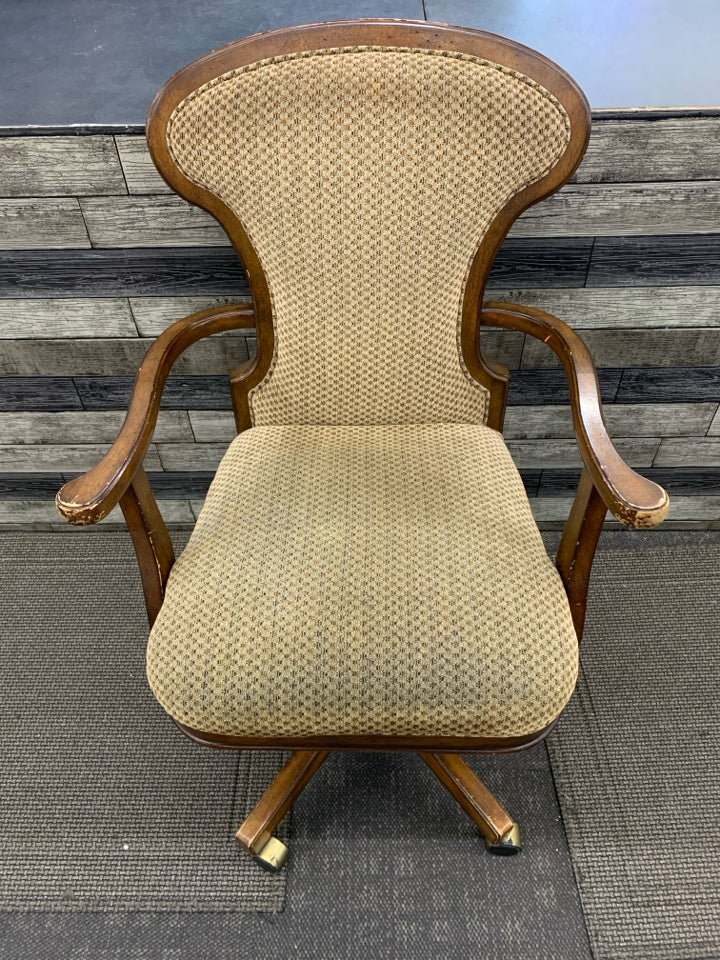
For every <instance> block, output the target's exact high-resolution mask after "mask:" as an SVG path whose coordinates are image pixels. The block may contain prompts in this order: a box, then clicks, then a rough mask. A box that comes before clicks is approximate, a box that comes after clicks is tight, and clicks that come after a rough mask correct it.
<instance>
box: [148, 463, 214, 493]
mask: <svg viewBox="0 0 720 960" xmlns="http://www.w3.org/2000/svg"><path fill="white" fill-rule="evenodd" d="M214 476H215V471H214V470H204V471H203V470H194V471H188V470H177V471H173V472H172V473H149V474H148V478H149V480H150V485H151V487H152V488H153V490H154V492H155V496H156V497H158V498H165V499H167V500H173V499H178V500H185V499H190V498H192V497H205V495H206V494H207V492H208V487H209V486H210V484H211V482H212V480H213V477H214Z"/></svg>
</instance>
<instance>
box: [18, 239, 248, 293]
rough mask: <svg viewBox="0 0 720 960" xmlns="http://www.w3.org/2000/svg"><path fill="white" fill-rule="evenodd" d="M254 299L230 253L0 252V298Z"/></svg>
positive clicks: (188, 250)
mask: <svg viewBox="0 0 720 960" xmlns="http://www.w3.org/2000/svg"><path fill="white" fill-rule="evenodd" d="M201 294H202V295H205V294H209V295H210V296H218V297H220V296H228V297H230V298H232V299H237V300H248V299H250V288H249V286H248V283H247V278H246V276H245V271H244V269H243V266H242V264H241V263H240V260H239V259H238V257H237V254H236V253H235V251H234V250H231V249H226V248H216V247H215V248H213V247H206V248H198V247H184V248H176V249H169V248H162V247H161V248H144V249H140V248H136V249H128V250H68V251H61V250H43V251H26V250H23V251H0V297H10V298H17V297H31V298H33V297H63V296H71V297H72V296H81V297H133V296H137V297H142V296H145V297H151V296H170V295H174V296H182V295H192V296H200V295H201Z"/></svg>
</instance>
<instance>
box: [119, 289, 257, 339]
mask: <svg viewBox="0 0 720 960" xmlns="http://www.w3.org/2000/svg"><path fill="white" fill-rule="evenodd" d="M244 302H245V303H246V304H248V305H250V304H251V303H252V301H251V300H249V299H246V300H245V301H244ZM222 303H235V300H234V299H233V298H232V297H131V298H130V306H131V308H132V312H133V316H134V318H135V323H136V325H137V328H138V331H139V333H140V336H141V337H157V336H159V335H160V334H161V333H162V332H163V330H166V329H167V328H168V327H169V326H170V324H171V323H175V321H176V320H181V319H182V318H183V317H187V316H188V315H189V314H191V313H195V312H196V311H198V310H207V309H208V308H209V307H214V306H217V305H218V304H222ZM232 333H234V334H235V335H237V336H245V335H246V334H248V333H251V331H250V330H234V331H232Z"/></svg>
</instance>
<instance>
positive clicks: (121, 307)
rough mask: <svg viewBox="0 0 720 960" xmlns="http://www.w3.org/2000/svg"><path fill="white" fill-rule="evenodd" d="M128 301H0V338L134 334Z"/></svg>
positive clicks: (136, 333)
mask: <svg viewBox="0 0 720 960" xmlns="http://www.w3.org/2000/svg"><path fill="white" fill-rule="evenodd" d="M137 335H138V331H137V327H136V326H135V323H134V321H133V316H132V313H131V311H130V304H129V303H128V301H127V300H125V299H122V298H120V297H118V298H115V299H107V298H85V299H77V298H67V299H60V298H53V299H46V298H43V299H37V300H26V299H22V300H0V339H3V340H16V339H17V340H20V339H28V340H54V339H58V338H66V337H67V338H72V339H78V338H82V337H137Z"/></svg>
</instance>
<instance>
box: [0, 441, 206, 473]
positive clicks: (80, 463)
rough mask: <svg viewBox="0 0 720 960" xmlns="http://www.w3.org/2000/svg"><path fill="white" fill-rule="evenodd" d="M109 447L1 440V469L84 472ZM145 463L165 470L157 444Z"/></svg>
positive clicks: (146, 465) (3, 471)
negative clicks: (2, 442)
mask: <svg viewBox="0 0 720 960" xmlns="http://www.w3.org/2000/svg"><path fill="white" fill-rule="evenodd" d="M198 446H202V444H198ZM109 449H110V444H107V443H103V444H98V443H83V444H69V443H66V444H35V445H32V446H30V445H26V444H0V473H69V472H79V473H84V472H85V471H86V470H90V469H92V467H94V466H95V464H96V463H98V462H99V461H100V460H102V458H103V457H104V456H105V454H106V453H107V452H108V450H109ZM144 463H145V469H146V470H162V464H161V462H160V459H159V457H158V453H157V448H156V447H155V445H154V444H150V448H149V449H148V452H147V456H146V457H145V460H144Z"/></svg>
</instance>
